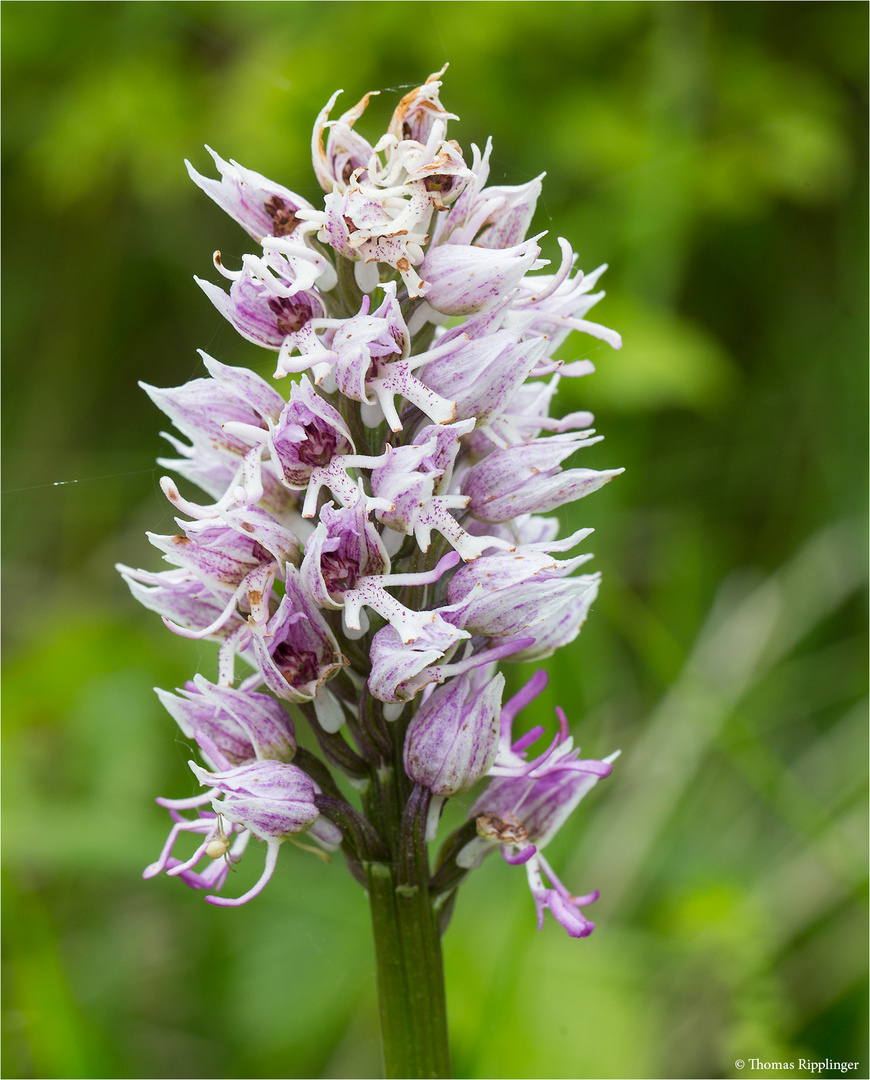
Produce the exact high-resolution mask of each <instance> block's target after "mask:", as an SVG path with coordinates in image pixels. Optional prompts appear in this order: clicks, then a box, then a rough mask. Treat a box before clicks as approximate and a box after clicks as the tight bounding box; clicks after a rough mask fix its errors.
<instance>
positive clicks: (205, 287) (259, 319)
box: [195, 252, 327, 349]
mask: <svg viewBox="0 0 870 1080" xmlns="http://www.w3.org/2000/svg"><path fill="white" fill-rule="evenodd" d="M306 254H307V255H309V256H310V257H311V259H313V258H314V253H313V252H310V253H309V252H306ZM320 258H321V261H324V260H322V256H321V257H320ZM215 264H216V265H217V267H218V269H219V270H220V271H221V273H222V274H224V276H225V277H228V278H230V280H231V281H232V285H231V286H230V291H229V294H227V293H226V292H224V290H223V289H221V288H219V287H218V286H217V285H213V284H212V283H211V282H209V281H204V280H203V279H202V278H195V281H196V283H197V285H199V287H200V288H201V289H202V291H203V292H204V293H205V294H206V296H207V297H208V298H209V300H211V302H212V303H213V304H214V306H215V307H216V308H217V309H218V311H219V312H220V313H221V315H223V317H224V318H225V319H226V320H227V322H229V323H231V324H232V325H233V326H234V327H235V329H236V330H237V331H238V332H239V333H240V334H241V335H242V337H244V338H247V340H248V341H252V342H253V343H254V344H255V345H262V346H264V347H265V348H267V349H280V348H281V346H282V345H283V344H284V341H285V340H286V338H287V336H288V335H289V334H296V333H298V332H299V331H300V330H301V329H302V327H303V326H305V324H306V323H307V322H309V321H310V320H311V319H319V318H323V317H324V316H325V315H326V305H325V304H324V302H323V299H322V298H321V296H320V293H319V292H317V291H315V290H314V289H313V287H312V286H313V285H314V283H315V281H316V280H317V278H318V276H320V274H322V273H324V272H325V271H326V269H327V268H326V266H321V265H318V264H316V263H314V264H313V265H311V273H309V274H308V275H307V278H306V279H305V281H304V283H301V282H299V281H298V280H297V281H295V282H294V281H292V280H290V278H289V276H288V277H283V276H276V275H275V274H274V273H272V272H271V268H269V267H267V265H266V264H265V262H264V260H262V259H254V258H253V257H252V256H249V255H246V256H245V257H244V260H243V264H242V268H241V270H238V271H234V272H230V271H228V270H227V269H226V268H225V267H224V265H223V263H222V262H221V261H220V258H219V256H217V255H216V256H215ZM281 269H283V270H284V272H285V273H287V274H288V275H289V273H290V269H289V267H286V268H281Z"/></svg>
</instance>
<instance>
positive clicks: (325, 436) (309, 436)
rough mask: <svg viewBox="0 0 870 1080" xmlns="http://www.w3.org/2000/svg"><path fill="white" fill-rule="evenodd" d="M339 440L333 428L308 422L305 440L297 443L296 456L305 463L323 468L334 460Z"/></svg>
mask: <svg viewBox="0 0 870 1080" xmlns="http://www.w3.org/2000/svg"><path fill="white" fill-rule="evenodd" d="M337 441H338V440H337V439H336V436H335V432H334V431H333V429H332V428H320V427H318V426H317V425H316V424H306V425H305V441H304V442H301V443H298V444H297V448H296V456H297V457H298V458H299V460H300V461H301V462H302V464H303V465H310V466H311V467H312V468H317V469H322V468H324V467H325V466H327V465H328V464H329V463H330V461H332V458H333V456H334V454H335V447H336V443H337Z"/></svg>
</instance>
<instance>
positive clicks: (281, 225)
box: [263, 195, 299, 236]
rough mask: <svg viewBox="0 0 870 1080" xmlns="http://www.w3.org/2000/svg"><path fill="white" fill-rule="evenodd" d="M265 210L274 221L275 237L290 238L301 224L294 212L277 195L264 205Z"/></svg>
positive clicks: (273, 232) (273, 233)
mask: <svg viewBox="0 0 870 1080" xmlns="http://www.w3.org/2000/svg"><path fill="white" fill-rule="evenodd" d="M263 209H264V210H265V211H266V213H267V214H268V215H269V217H270V218H271V219H272V235H273V236H289V235H290V233H292V232H293V230H294V229H295V228H296V226H297V225H298V224H299V219H298V218H297V217H296V215H295V214H294V213H293V210H292V209H291V208H290V207H289V206H288V205H287V203H285V202H284V200H283V199H281V198H279V197H278V196H277V195H273V196H272V197H271V198H270V199H269V200H268V201H267V202H265V203H263Z"/></svg>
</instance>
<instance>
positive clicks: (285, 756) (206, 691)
mask: <svg viewBox="0 0 870 1080" xmlns="http://www.w3.org/2000/svg"><path fill="white" fill-rule="evenodd" d="M156 693H157V696H158V697H159V698H160V700H161V702H162V703H163V705H164V706H165V708H166V710H167V712H168V713H169V714H170V716H172V717H173V719H174V720H175V722H176V723H177V724H178V726H179V727H180V728H181V730H182V732H183V733H184V734H185V735H187V736H189V737H190V738H194V737H195V735H196V733H198V732H199V733H201V734H203V735H206V736H207V737H208V738H209V739H210V740H211V741H212V743H214V745H215V746H217V748H218V749H219V750H220V752H221V754H222V755H223V756H224V758H225V759H226V760H227V761H228V762H229V763H230V764H231V765H233V766H235V765H241V764H243V763H245V762H248V761H266V760H269V759H272V760H276V761H286V762H290V761H292V760H293V757H294V756H295V753H296V737H295V733H294V730H293V723H292V721H291V719H290V717H289V715H288V714H287V711H286V710H285V709H284V707H283V706H282V705H281V703H280V702H279V701H276V700H275V699H274V698H273V697H270V696H269V695H268V694H258V693H255V692H253V691H250V690H235V689H233V688H232V687H230V686H215V685H213V684H212V683H210V682H208V681H207V680H206V679H204V678H203V677H202V676H201V675H195V676H194V678H193V681H192V682H188V683H187V684H186V685H185V687H184V689H183V690H179V691H178V692H177V695H176V694H170V693H168V692H167V691H166V690H157V691H156Z"/></svg>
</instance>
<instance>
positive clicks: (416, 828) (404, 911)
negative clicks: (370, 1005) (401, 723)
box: [365, 766, 450, 1078]
mask: <svg viewBox="0 0 870 1080" xmlns="http://www.w3.org/2000/svg"><path fill="white" fill-rule="evenodd" d="M409 786H410V785H409V781H408V778H407V777H406V776H405V775H404V773H403V772H401V771H394V770H393V769H392V767H390V766H387V767H383V768H381V769H379V770H378V778H377V783H375V784H374V785H373V790H372V792H371V794H370V797H369V798H368V799H366V800H365V801H366V802H368V803H369V806H370V810H369V812H370V815H371V816H372V820H373V821H377V822H378V823H379V825H380V833H381V836H383V837H384V838H385V839H386V840H387V842H388V843H389V845H390V849H391V859H390V862H374V861H373V862H368V863H367V864H366V866H365V869H366V878H367V884H368V894H369V903H370V905H371V912H372V927H373V930H374V939H375V959H376V965H377V977H378V1004H379V1007H380V1017H381V1035H382V1039H383V1050H384V1071H385V1075H386V1076H387V1077H388V1078H399V1077H407V1078H416V1077H449V1076H450V1051H449V1044H448V1037H447V1001H446V997H445V992H444V965H443V961H442V957H441V937H440V934H439V931H438V923H437V919H436V916H435V913H434V911H433V908H432V899H431V897H430V895H429V858H428V853H427V850H426V843H425V839H424V834H425V827H426V815H427V812H428V807H429V792H428V791H425V789H422V788H413V789H412V790H410V791H407V788H408V787H409Z"/></svg>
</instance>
